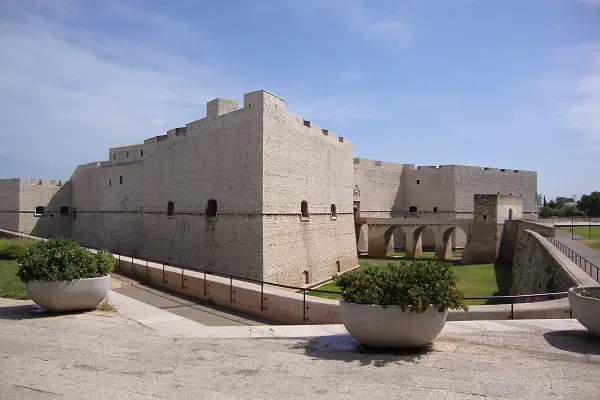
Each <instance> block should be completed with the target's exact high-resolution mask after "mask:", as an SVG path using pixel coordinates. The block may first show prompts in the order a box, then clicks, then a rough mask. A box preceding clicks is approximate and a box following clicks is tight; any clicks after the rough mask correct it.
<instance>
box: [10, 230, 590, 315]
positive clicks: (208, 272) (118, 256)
mask: <svg viewBox="0 0 600 400" xmlns="http://www.w3.org/2000/svg"><path fill="white" fill-rule="evenodd" d="M0 231H1V232H6V233H8V234H11V235H15V236H23V237H28V238H32V239H40V240H45V239H48V238H43V237H39V236H34V235H31V234H28V233H25V232H19V231H12V230H8V229H2V228H0ZM549 239H550V238H549ZM552 239H553V238H552ZM80 246H82V247H84V248H85V249H87V250H98V249H95V248H93V247H91V246H86V245H81V244H80ZM113 256H115V258H116V261H117V265H118V266H119V270H120V271H122V268H121V260H122V257H126V258H129V259H130V260H127V261H130V262H131V265H132V271H131V272H132V273H133V266H134V260H138V261H141V262H142V263H143V262H145V263H146V278H147V279H148V278H149V276H148V268H149V266H148V263H149V262H152V263H155V264H161V265H162V283H163V284H165V283H167V282H166V281H165V275H166V273H165V266H167V267H175V268H178V269H181V274H182V278H181V287H182V289H185V287H184V283H185V281H184V278H183V273H184V271H186V270H187V271H194V272H199V273H203V274H204V295H205V296H206V295H207V294H208V292H207V290H206V286H207V285H206V275H213V276H217V277H221V278H227V279H229V285H230V288H229V290H230V292H229V293H230V295H229V302H230V303H233V302H234V300H233V293H234V292H235V291H234V290H233V280H234V279H235V280H237V281H242V282H249V283H255V284H260V285H261V311H264V310H266V308H265V307H264V300H265V298H264V285H269V286H275V287H280V288H285V289H292V290H296V291H297V292H302V295H303V296H302V297H303V301H302V302H303V308H304V312H303V319H304V321H308V317H307V316H306V310H307V307H306V292H313V293H325V294H338V295H341V294H342V292H339V291H332V290H322V289H312V288H303V287H298V286H292V285H285V284H282V283H275V282H268V281H263V280H259V279H253V278H248V277H242V276H237V275H232V274H225V273H221V272H215V271H211V270H205V269H200V268H193V267H189V266H185V265H179V264H176V263H170V262H165V261H162V260H157V259H152V258H144V259H140V258H135V257H133V256H130V255H123V254H118V253H113ZM592 265H593V264H592ZM567 294H568V292H556V293H536V294H523V295H511V296H509V295H505V296H479V297H464V299H465V300H492V299H509V300H511V302H510V317H509V319H514V304H515V300H518V299H525V298H535V297H560V296H566V295H567ZM569 313H570V314H571V311H569Z"/></svg>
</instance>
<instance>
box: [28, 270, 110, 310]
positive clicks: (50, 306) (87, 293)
mask: <svg viewBox="0 0 600 400" xmlns="http://www.w3.org/2000/svg"><path fill="white" fill-rule="evenodd" d="M109 289H110V275H106V276H101V277H99V278H87V279H78V280H74V281H56V282H52V281H29V282H27V294H29V297H30V298H31V300H33V301H34V302H36V303H37V304H39V305H40V306H42V307H44V308H45V309H46V310H48V311H76V310H91V309H93V308H96V306H97V305H98V304H100V302H102V300H104V298H105V297H106V295H107V294H108V290H109Z"/></svg>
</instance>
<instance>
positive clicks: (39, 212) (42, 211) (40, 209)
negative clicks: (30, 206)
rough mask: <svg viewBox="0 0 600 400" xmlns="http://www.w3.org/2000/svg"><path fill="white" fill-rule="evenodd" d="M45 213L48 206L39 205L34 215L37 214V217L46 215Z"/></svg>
mask: <svg viewBox="0 0 600 400" xmlns="http://www.w3.org/2000/svg"><path fill="white" fill-rule="evenodd" d="M45 214H46V207H43V206H37V207H36V208H35V214H34V215H35V216H36V217H41V216H42V215H45Z"/></svg>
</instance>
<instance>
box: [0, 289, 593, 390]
mask: <svg viewBox="0 0 600 400" xmlns="http://www.w3.org/2000/svg"><path fill="white" fill-rule="evenodd" d="M111 301H113V302H115V303H117V306H118V307H119V309H120V312H119V313H105V312H99V311H94V312H89V313H83V314H67V315H52V314H45V313H40V312H39V311H36V309H35V307H34V306H32V304H31V302H28V301H16V300H6V299H0V363H1V365H2V367H1V368H0V398H2V399H59V398H61V399H62V398H68V399H86V400H89V399H100V398H101V399H157V398H165V399H272V398H280V399H284V398H285V399H288V398H292V399H307V398H311V399H320V398H323V399H395V398H403V399H446V400H450V399H481V398H490V399H499V398H511V399H542V398H543V399H563V398H564V399H566V398H568V399H599V398H600V382H599V380H598V376H600V339H597V338H595V337H593V336H591V335H590V334H588V333H587V332H586V331H585V330H583V328H582V327H581V325H579V324H578V323H577V322H576V321H573V320H538V321H531V320H530V321H502V322H499V321H479V322H477V323H473V322H450V323H448V324H447V325H446V328H445V329H444V332H443V333H442V335H440V337H438V339H436V341H435V342H434V344H433V345H432V346H431V347H429V348H427V349H425V350H422V351H418V352H395V353H389V352H374V351H372V350H368V349H365V348H362V347H360V346H359V345H358V344H357V343H356V342H354V341H353V340H352V338H350V337H349V336H348V335H347V334H345V333H343V327H341V326H337V325H334V326H325V327H323V326H321V327H318V326H317V327H311V326H303V327H296V328H297V329H304V331H303V332H300V333H298V334H300V335H303V336H307V337H305V338H304V337H303V338H290V337H285V336H286V335H285V334H284V332H287V333H288V335H287V336H293V335H294V334H293V331H294V330H295V327H291V326H283V327H269V326H255V327H248V326H238V327H207V326H203V325H200V324H198V323H196V322H193V321H190V320H185V318H182V317H180V316H175V315H174V314H170V313H167V312H165V311H162V310H157V309H155V308H152V307H150V306H148V305H146V304H143V303H140V302H136V301H135V300H132V299H129V298H127V297H125V296H122V295H119V294H117V293H115V294H112V293H111ZM169 318H171V319H175V318H177V319H179V320H177V321H178V323H175V325H177V324H179V328H178V329H175V330H173V331H172V332H171V333H169V332H168V331H167V330H168V329H169V325H170V323H169V321H168V319H169ZM177 321H175V320H173V322H177ZM240 329H241V330H246V331H248V332H250V333H249V334H246V333H236V334H233V333H232V330H240ZM209 331H210V332H209ZM252 331H254V332H255V333H258V332H261V331H262V332H263V333H262V334H261V335H258V336H260V338H253V337H254V336H252V333H251V332H252ZM182 332H183V333H186V332H187V334H184V335H182ZM269 332H270V335H269ZM228 333H229V334H228ZM190 335H191V336H193V335H196V336H197V337H188V336H190ZM228 335H229V336H240V335H241V336H240V337H236V338H230V337H228ZM268 336H271V337H268Z"/></svg>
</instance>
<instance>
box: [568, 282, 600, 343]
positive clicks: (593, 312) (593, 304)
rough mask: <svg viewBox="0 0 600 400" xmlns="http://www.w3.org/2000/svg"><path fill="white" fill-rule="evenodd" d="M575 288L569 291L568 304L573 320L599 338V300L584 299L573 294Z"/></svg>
mask: <svg viewBox="0 0 600 400" xmlns="http://www.w3.org/2000/svg"><path fill="white" fill-rule="evenodd" d="M578 287H580V288H591V287H597V286H578ZM574 289H575V288H574V287H572V288H570V289H569V304H570V305H571V311H572V312H573V318H577V320H578V321H579V323H580V324H581V325H583V326H585V327H586V329H587V330H588V331H590V332H591V333H593V334H594V335H596V336H598V337H600V317H599V316H600V299H593V298H591V297H585V296H582V295H580V294H578V293H576V292H575V290H574Z"/></svg>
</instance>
